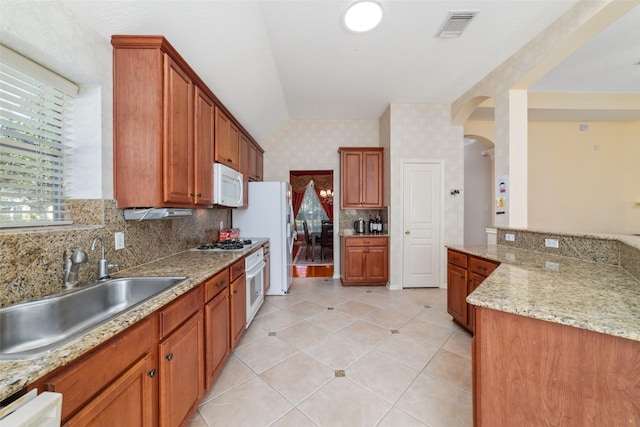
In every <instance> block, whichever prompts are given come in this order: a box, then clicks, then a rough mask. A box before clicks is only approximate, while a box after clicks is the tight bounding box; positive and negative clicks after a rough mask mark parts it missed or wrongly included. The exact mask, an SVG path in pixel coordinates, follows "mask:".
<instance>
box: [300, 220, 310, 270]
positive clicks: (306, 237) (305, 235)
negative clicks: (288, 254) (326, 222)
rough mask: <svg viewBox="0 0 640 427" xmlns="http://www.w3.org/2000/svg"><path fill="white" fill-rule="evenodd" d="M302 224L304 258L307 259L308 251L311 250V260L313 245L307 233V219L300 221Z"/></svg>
mask: <svg viewBox="0 0 640 427" xmlns="http://www.w3.org/2000/svg"><path fill="white" fill-rule="evenodd" d="M302 226H303V227H304V242H305V243H306V246H305V254H304V259H305V260H308V259H309V252H311V260H312V261H313V245H312V241H311V234H309V226H308V225H307V221H302Z"/></svg>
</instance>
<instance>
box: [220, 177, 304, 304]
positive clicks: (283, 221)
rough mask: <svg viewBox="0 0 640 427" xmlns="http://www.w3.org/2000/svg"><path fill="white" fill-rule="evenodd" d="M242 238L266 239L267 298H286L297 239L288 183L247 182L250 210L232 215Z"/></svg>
mask: <svg viewBox="0 0 640 427" xmlns="http://www.w3.org/2000/svg"><path fill="white" fill-rule="evenodd" d="M232 218H233V227H234V228H239V229H240V236H241V237H242V238H252V237H253V238H258V237H266V238H268V239H269V243H270V244H269V248H270V253H271V286H270V287H269V289H268V290H267V295H286V294H287V292H288V290H289V286H291V279H292V268H293V259H292V256H291V254H292V252H293V241H294V239H295V236H296V232H295V227H294V220H295V219H294V217H293V206H292V204H291V185H290V184H289V183H288V182H250V183H249V207H248V208H246V209H243V208H238V209H235V210H234V211H233V213H232Z"/></svg>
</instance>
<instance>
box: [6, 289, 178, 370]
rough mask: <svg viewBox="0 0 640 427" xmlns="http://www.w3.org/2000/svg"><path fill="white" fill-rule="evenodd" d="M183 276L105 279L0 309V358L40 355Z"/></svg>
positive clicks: (103, 321)
mask: <svg viewBox="0 0 640 427" xmlns="http://www.w3.org/2000/svg"><path fill="white" fill-rule="evenodd" d="M185 279H187V277H127V278H118V279H107V280H101V281H98V282H94V283H90V284H88V285H85V286H83V287H81V288H78V289H73V290H72V291H68V292H64V293H62V294H58V295H52V296H48V297H43V298H40V299H37V300H32V301H27V302H23V303H19V304H14V305H11V306H8V307H5V308H0V360H20V359H30V358H34V357H38V356H42V355H44V354H46V353H48V352H50V351H52V350H55V349H56V348H59V347H61V346H62V345H64V344H66V343H68V342H70V341H71V340H73V339H75V338H77V337H79V336H80V335H82V334H84V333H86V332H88V331H90V330H92V329H94V328H96V327H98V326H99V325H101V324H104V323H105V322H107V321H109V320H111V319H112V318H114V317H115V316H117V315H118V314H120V313H122V312H123V311H125V310H128V309H130V308H133V307H135V306H136V305H138V304H141V303H143V302H144V301H146V300H148V299H150V298H151V297H153V296H155V295H158V294H160V293H161V292H163V291H165V290H167V289H169V288H171V287H173V286H175V285H177V284H179V283H181V282H182V281H184V280H185Z"/></svg>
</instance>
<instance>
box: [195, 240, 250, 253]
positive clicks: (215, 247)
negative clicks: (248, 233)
mask: <svg viewBox="0 0 640 427" xmlns="http://www.w3.org/2000/svg"><path fill="white" fill-rule="evenodd" d="M252 244H253V242H252V241H251V240H249V239H239V240H225V241H223V242H220V241H216V242H211V243H203V244H201V245H199V246H197V247H195V248H194V249H192V251H211V252H226V251H242V250H245V249H247V248H249V246H251V245H252Z"/></svg>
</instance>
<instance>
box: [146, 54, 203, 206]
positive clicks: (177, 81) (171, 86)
mask: <svg viewBox="0 0 640 427" xmlns="http://www.w3.org/2000/svg"><path fill="white" fill-rule="evenodd" d="M164 101H165V104H164V123H165V126H164V132H165V133H164V142H163V173H164V177H163V187H164V201H165V202H174V203H183V204H191V203H192V198H191V195H190V193H191V192H192V191H193V166H192V165H193V149H192V138H193V135H192V123H193V108H192V105H193V83H192V82H191V79H190V78H189V76H188V75H187V74H186V73H185V72H184V71H183V70H182V69H181V68H180V67H179V66H178V64H176V63H175V62H173V60H172V59H171V58H169V56H168V55H165V81H164ZM142 160H143V159H140V161H142Z"/></svg>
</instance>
